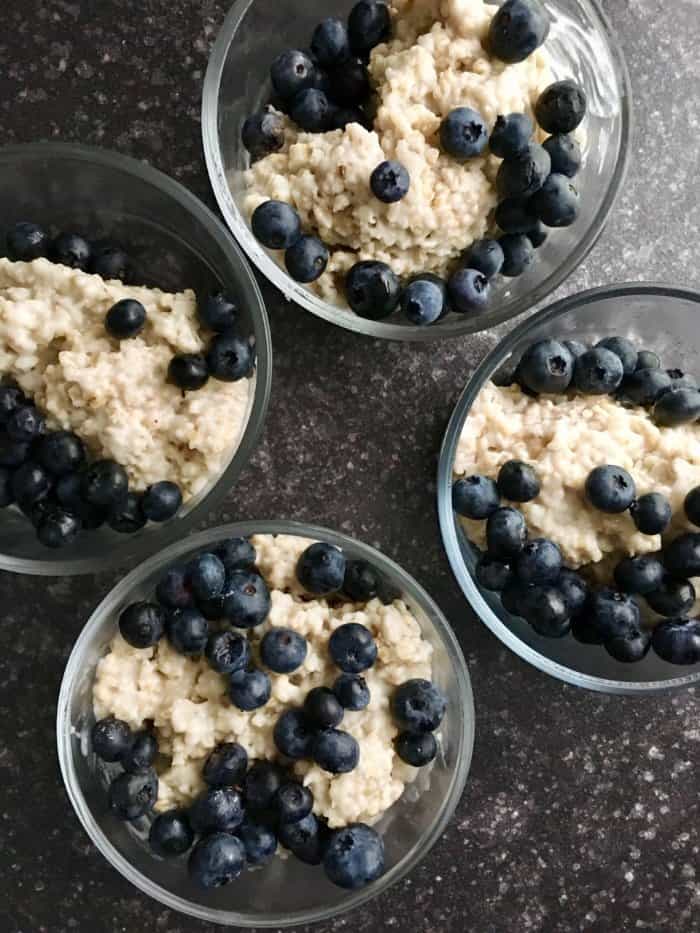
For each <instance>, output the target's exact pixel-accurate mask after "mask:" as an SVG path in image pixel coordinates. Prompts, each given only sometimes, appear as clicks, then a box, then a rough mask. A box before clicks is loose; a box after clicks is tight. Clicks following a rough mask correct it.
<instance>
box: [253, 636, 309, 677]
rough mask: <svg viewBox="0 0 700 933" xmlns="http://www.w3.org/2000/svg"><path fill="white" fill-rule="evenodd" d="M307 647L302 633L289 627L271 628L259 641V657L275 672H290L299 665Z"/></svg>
mask: <svg viewBox="0 0 700 933" xmlns="http://www.w3.org/2000/svg"><path fill="white" fill-rule="evenodd" d="M307 651H308V647H307V644H306V639H305V638H304V636H303V635H300V634H299V633H298V632H295V631H294V630H293V629H290V628H271V629H270V630H269V632H266V633H265V635H264V636H263V639H262V641H261V642H260V658H261V660H262V662H263V664H264V665H265V667H268V668H269V669H270V670H271V671H274V672H275V673H276V674H291V673H292V671H295V670H297V668H299V667H301V665H302V664H303V663H304V660H305V658H306V652H307Z"/></svg>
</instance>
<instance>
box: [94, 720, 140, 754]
mask: <svg viewBox="0 0 700 933" xmlns="http://www.w3.org/2000/svg"><path fill="white" fill-rule="evenodd" d="M91 739H92V750H93V751H94V753H95V754H96V755H97V757H98V758H101V759H102V761H109V762H114V761H121V759H122V758H123V757H124V755H126V753H127V752H128V751H129V749H130V748H131V743H132V742H133V741H134V736H133V733H132V731H131V728H130V727H129V724H128V723H126V722H124V720H122V719H116V718H115V717H114V716H108V717H107V718H106V719H100V720H99V721H98V722H96V723H95V725H94V726H93V727H92V732H91Z"/></svg>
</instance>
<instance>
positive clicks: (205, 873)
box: [187, 833, 245, 889]
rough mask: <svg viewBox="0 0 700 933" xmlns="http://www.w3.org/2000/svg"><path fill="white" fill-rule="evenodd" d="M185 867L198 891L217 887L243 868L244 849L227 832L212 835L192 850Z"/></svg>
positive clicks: (240, 843) (229, 880)
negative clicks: (198, 888) (197, 886)
mask: <svg viewBox="0 0 700 933" xmlns="http://www.w3.org/2000/svg"><path fill="white" fill-rule="evenodd" d="M187 868H188V871H189V874H190V877H191V878H192V880H193V881H194V882H195V884H197V885H199V887H200V888H207V889H208V888H221V887H223V886H224V885H226V884H229V883H230V882H231V881H234V880H235V879H236V878H238V876H239V875H240V874H241V872H242V871H243V869H244V868H245V848H244V846H243V843H242V842H241V840H240V839H238V838H237V837H236V836H232V835H231V834H230V833H212V834H211V835H210V836H205V837H204V839H200V841H199V842H198V843H197V845H196V846H195V847H194V849H193V850H192V854H191V855H190V858H189V861H188V863H187Z"/></svg>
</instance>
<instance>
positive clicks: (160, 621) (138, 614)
mask: <svg viewBox="0 0 700 933" xmlns="http://www.w3.org/2000/svg"><path fill="white" fill-rule="evenodd" d="M164 631H165V613H164V612H163V610H162V609H161V607H160V606H159V605H158V604H157V603H148V602H138V603H132V604H131V605H130V606H127V607H126V609H124V610H123V612H122V613H121V615H120V616H119V632H120V634H121V636H122V638H123V639H124V641H125V642H127V643H128V644H130V645H131V646H132V647H133V648H150V647H152V646H153V645H155V644H156V643H157V642H159V641H160V639H161V638H162V637H163V633H164Z"/></svg>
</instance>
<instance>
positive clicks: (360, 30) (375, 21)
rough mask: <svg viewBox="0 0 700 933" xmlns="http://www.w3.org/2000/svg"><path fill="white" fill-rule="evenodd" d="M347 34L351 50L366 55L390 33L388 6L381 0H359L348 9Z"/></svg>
mask: <svg viewBox="0 0 700 933" xmlns="http://www.w3.org/2000/svg"><path fill="white" fill-rule="evenodd" d="M348 35H349V37H350V44H351V46H352V49H353V51H354V52H355V53H356V54H358V55H366V54H367V53H368V52H371V51H372V49H373V48H374V47H375V46H377V45H379V44H380V43H381V42H384V41H386V40H387V39H388V38H389V36H390V35H391V16H390V15H389V7H388V6H387V5H386V3H383V2H381V0H360V2H359V3H356V4H355V6H354V7H353V8H352V10H351V11H350V16H349V17H348Z"/></svg>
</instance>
